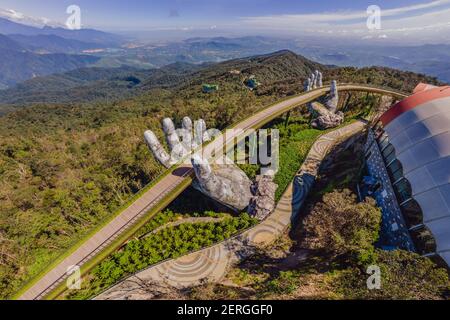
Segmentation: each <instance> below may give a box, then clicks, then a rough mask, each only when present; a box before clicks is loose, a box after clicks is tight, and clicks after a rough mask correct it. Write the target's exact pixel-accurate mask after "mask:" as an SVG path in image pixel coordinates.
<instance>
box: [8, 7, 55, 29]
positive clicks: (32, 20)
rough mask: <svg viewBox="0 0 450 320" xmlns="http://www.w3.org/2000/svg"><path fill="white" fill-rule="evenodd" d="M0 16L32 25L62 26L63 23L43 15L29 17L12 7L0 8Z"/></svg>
mask: <svg viewBox="0 0 450 320" xmlns="http://www.w3.org/2000/svg"><path fill="white" fill-rule="evenodd" d="M0 17H2V18H6V19H8V20H11V21H13V22H17V23H21V24H24V25H27V26H32V27H39V28H41V27H44V26H51V27H64V25H63V24H61V23H58V22H54V21H51V20H50V19H47V18H45V17H31V16H27V15H25V14H23V13H21V12H18V11H15V10H12V9H2V8H0Z"/></svg>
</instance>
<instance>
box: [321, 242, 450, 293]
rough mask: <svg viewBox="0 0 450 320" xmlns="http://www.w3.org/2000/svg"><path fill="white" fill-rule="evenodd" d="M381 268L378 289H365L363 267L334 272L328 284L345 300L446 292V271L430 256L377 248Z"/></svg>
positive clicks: (377, 262)
mask: <svg viewBox="0 0 450 320" xmlns="http://www.w3.org/2000/svg"><path fill="white" fill-rule="evenodd" d="M376 253H377V254H376V256H377V259H376V262H375V263H376V265H378V266H379V267H380V270H381V273H380V279H381V288H380V289H374V290H368V289H367V284H366V281H367V278H368V275H367V274H366V272H365V270H364V268H349V269H346V270H344V271H338V272H335V273H334V274H333V275H332V277H331V281H330V283H331V284H332V287H333V288H334V291H336V292H341V293H342V294H343V296H344V298H346V299H402V300H411V299H415V300H430V299H442V298H443V295H444V294H445V292H447V293H448V292H449V289H450V283H449V278H448V274H447V270H445V269H444V268H438V267H437V266H436V264H434V263H433V262H432V261H431V260H430V259H428V258H425V257H421V256H420V255H418V254H416V253H414V252H408V251H403V250H395V251H382V250H377V251H376Z"/></svg>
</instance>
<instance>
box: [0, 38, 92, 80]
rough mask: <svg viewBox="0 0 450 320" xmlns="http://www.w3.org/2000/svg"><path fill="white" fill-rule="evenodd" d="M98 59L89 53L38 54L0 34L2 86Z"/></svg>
mask: <svg viewBox="0 0 450 320" xmlns="http://www.w3.org/2000/svg"><path fill="white" fill-rule="evenodd" d="M98 60H99V58H97V57H94V56H89V55H69V54H62V53H57V54H37V53H34V52H32V51H29V50H28V49H26V48H25V47H24V46H23V45H21V44H19V43H17V42H16V41H14V40H12V39H11V38H9V37H7V36H5V35H0V88H1V89H4V88H6V87H9V86H13V85H15V84H17V83H19V82H23V81H25V80H28V79H30V78H34V77H37V76H45V75H49V74H52V73H60V72H65V71H68V70H72V69H77V68H81V67H85V66H87V65H90V64H93V63H95V62H96V61H98Z"/></svg>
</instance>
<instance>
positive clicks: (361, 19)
mask: <svg viewBox="0 0 450 320" xmlns="http://www.w3.org/2000/svg"><path fill="white" fill-rule="evenodd" d="M381 17H382V20H381V22H382V29H381V30H379V31H377V32H378V34H376V35H375V36H376V37H378V38H384V39H385V38H388V37H389V35H390V34H391V33H399V32H402V33H404V32H405V31H424V32H425V31H426V32H431V31H432V30H443V29H446V28H449V27H450V24H449V23H450V0H438V1H431V2H426V3H421V4H415V5H410V6H404V7H399V8H394V9H386V10H383V8H381ZM241 20H242V22H243V23H244V24H246V25H247V26H248V27H253V28H258V29H271V30H285V31H290V32H298V33H300V32H313V33H330V31H331V32H333V33H334V34H338V35H339V34H341V35H349V34H363V33H366V34H368V33H369V30H368V29H367V26H366V20H367V13H366V10H361V11H336V12H324V13H316V14H288V15H272V16H259V17H243V18H241ZM369 36H370V35H369ZM411 36H414V35H411ZM366 39H368V38H366Z"/></svg>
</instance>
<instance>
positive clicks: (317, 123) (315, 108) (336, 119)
mask: <svg viewBox="0 0 450 320" xmlns="http://www.w3.org/2000/svg"><path fill="white" fill-rule="evenodd" d="M308 108H309V112H310V113H311V114H312V117H313V120H312V121H311V126H312V127H313V128H317V129H321V130H324V129H329V128H335V127H337V126H339V125H341V124H342V123H343V122H344V114H343V113H342V112H341V111H338V112H336V113H333V112H331V111H329V110H328V109H327V108H326V107H325V106H324V105H323V104H321V103H319V102H312V103H310V104H309V105H308Z"/></svg>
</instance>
